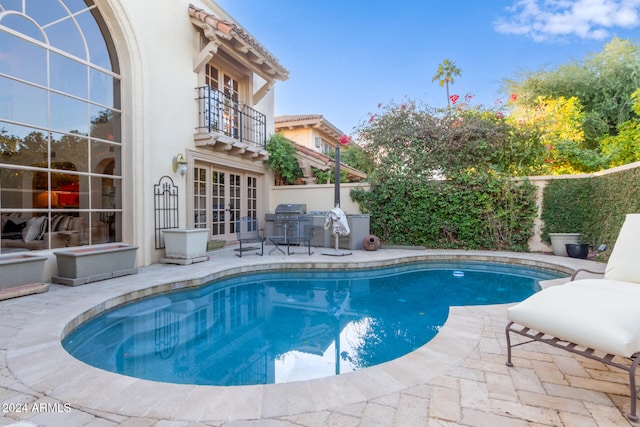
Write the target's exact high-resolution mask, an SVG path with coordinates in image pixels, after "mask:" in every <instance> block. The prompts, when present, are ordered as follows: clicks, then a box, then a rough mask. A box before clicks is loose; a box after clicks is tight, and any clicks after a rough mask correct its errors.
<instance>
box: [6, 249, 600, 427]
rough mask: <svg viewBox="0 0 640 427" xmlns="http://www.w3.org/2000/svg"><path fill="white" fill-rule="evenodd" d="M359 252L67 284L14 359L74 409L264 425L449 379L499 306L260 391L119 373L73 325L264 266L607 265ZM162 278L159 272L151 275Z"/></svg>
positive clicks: (19, 374) (31, 383)
mask: <svg viewBox="0 0 640 427" xmlns="http://www.w3.org/2000/svg"><path fill="white" fill-rule="evenodd" d="M231 253H232V254H233V252H231ZM356 255H357V256H356V257H354V258H352V259H349V260H347V259H335V258H318V257H314V258H313V259H312V260H310V259H309V257H307V256H294V257H287V258H282V257H280V258H277V260H278V261H277V262H274V259H276V258H275V257H274V258H269V257H266V256H265V257H262V258H258V257H255V258H251V259H248V260H247V259H244V258H245V257H243V259H242V260H241V261H240V260H236V259H232V258H231V257H228V258H225V259H224V261H225V262H223V263H216V262H211V261H209V262H207V263H206V264H205V263H201V264H202V265H199V266H195V265H192V266H189V267H190V268H184V267H182V266H171V267H168V266H166V267H165V266H163V265H154V266H151V267H149V268H144V269H141V270H142V271H141V273H140V274H139V275H138V276H127V277H124V278H117V279H111V280H107V281H103V282H96V283H94V284H91V285H86V286H83V287H79V288H74V289H73V290H71V289H70V288H62V289H60V290H58V291H62V292H67V293H70V294H71V295H75V296H77V298H69V300H68V303H67V304H65V305H64V306H60V307H58V308H55V309H52V311H51V312H50V313H48V314H47V315H46V316H41V317H40V318H36V319H33V321H30V324H29V325H27V326H25V327H24V329H23V330H22V332H21V333H20V334H18V335H16V336H15V337H14V338H13V339H12V340H11V341H10V343H9V346H8V349H7V353H6V363H7V366H8V368H9V369H10V371H11V372H12V373H13V375H14V376H15V377H16V378H17V379H18V380H19V381H20V382H21V383H22V384H24V385H25V386H27V387H29V388H30V389H32V390H34V391H36V392H39V393H42V394H44V395H46V396H48V397H50V398H53V399H57V400H59V401H61V402H64V403H68V404H69V405H71V406H72V407H75V408H78V409H84V410H90V411H94V412H104V413H112V414H118V415H122V416H128V417H152V418H159V419H171V420H182V421H193V422H199V421H200V422H204V421H209V422H211V421H215V420H230V419H233V420H256V419H261V418H271V417H279V416H288V415H295V414H302V413H305V412H314V411H322V410H328V409H331V408H335V407H337V406H343V405H347V404H350V403H358V402H364V401H367V400H371V399H375V398H379V397H383V396H386V395H389V394H392V393H396V392H399V391H402V390H407V389H410V388H412V387H415V386H417V385H420V384H423V383H425V382H427V381H428V380H429V379H431V378H434V377H435V376H438V375H442V373H443V372H446V371H448V370H450V369H452V368H453V367H455V366H456V365H458V364H459V363H460V362H461V361H462V360H464V358H465V357H466V356H467V355H468V354H469V353H470V352H472V351H473V350H474V349H475V348H476V347H477V346H478V342H479V339H480V338H479V337H480V333H481V331H482V327H483V325H482V324H480V323H478V322H472V321H470V320H469V319H470V317H469V316H467V314H466V313H469V312H478V311H480V312H482V311H483V310H495V309H496V307H495V306H490V305H489V306H475V307H452V308H451V310H450V313H449V318H448V319H447V321H446V323H445V325H444V326H443V327H442V328H441V331H440V332H439V333H438V334H437V335H436V337H435V338H434V339H432V340H431V341H429V342H428V343H427V344H425V345H424V346H422V347H420V348H419V349H417V350H415V351H413V352H411V353H409V354H407V355H405V356H402V357H400V358H398V359H395V360H393V361H390V362H386V363H383V364H380V365H377V366H373V367H370V368H366V369H362V370H359V371H355V372H350V373H346V374H342V375H339V376H332V377H326V378H320V379H314V380H308V381H302V382H293V383H283V384H268V385H255V386H233V387H220V386H196V385H184V384H169V383H159V382H154V381H148V380H142V379H137V378H133V377H127V376H124V375H119V374H115V373H110V372H106V371H102V370H100V369H97V368H94V367H91V366H89V365H87V364H85V363H83V362H80V361H79V360H77V359H75V358H73V357H72V356H71V355H69V354H68V353H67V352H66V351H65V350H64V349H63V348H62V345H61V338H62V337H63V336H64V334H65V333H66V331H68V330H69V328H70V327H73V325H74V324H75V323H74V322H78V321H79V320H85V319H86V318H89V317H92V316H93V315H95V314H96V313H98V312H100V311H103V310H104V309H106V308H108V307H109V306H110V304H114V303H118V304H119V303H122V302H125V301H129V300H130V299H134V298H137V297H140V296H143V295H148V294H149V289H151V288H154V287H155V288H158V289H166V290H168V289H174V288H182V287H190V286H196V285H198V284H201V283H206V282H207V281H210V280H211V278H217V277H223V276H226V275H230V274H237V273H243V272H250V271H254V270H255V269H256V267H257V268H259V269H260V270H268V269H287V268H292V267H294V268H332V269H336V268H338V269H340V268H365V267H379V266H389V265H395V264H404V263H409V262H417V261H422V260H436V261H438V260H448V261H450V260H472V261H487V262H502V263H511V264H519V265H526V266H532V267H542V268H549V269H556V270H558V271H561V272H565V273H567V274H570V273H571V272H572V271H573V270H574V269H576V268H590V269H593V268H596V269H599V270H602V269H603V268H604V265H603V264H601V263H596V262H592V261H584V260H577V259H569V258H561V257H555V256H549V255H543V254H523V253H503V252H483V251H477V252H473V251H471V252H470V251H424V250H422V251H420V250H410V251H403V250H389V251H379V253H378V254H376V255H374V256H371V255H370V254H356ZM220 258H221V259H222V257H220ZM234 258H235V257H234ZM152 272H153V273H154V274H155V276H154V275H153V274H149V273H152ZM168 273H171V274H168ZM141 277H149V278H151V277H155V278H154V279H153V280H149V281H148V282H145V283H144V284H142V283H138V282H139V280H136V278H138V279H139V278H141ZM169 277H170V278H171V279H168V278H169ZM105 302H107V303H105ZM506 306H507V305H504V310H506ZM70 325H72V326H70ZM452 342H453V343H455V345H452Z"/></svg>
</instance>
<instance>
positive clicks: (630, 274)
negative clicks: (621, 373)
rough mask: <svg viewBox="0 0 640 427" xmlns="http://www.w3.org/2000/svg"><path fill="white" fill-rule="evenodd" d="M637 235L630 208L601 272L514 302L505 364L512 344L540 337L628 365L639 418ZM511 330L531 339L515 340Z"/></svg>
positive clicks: (638, 220)
mask: <svg viewBox="0 0 640 427" xmlns="http://www.w3.org/2000/svg"><path fill="white" fill-rule="evenodd" d="M639 240H640V214H628V215H627V216H626V219H625V222H624V224H623V225H622V228H621V230H620V234H619V235H618V239H617V240H616V244H615V246H614V248H613V251H612V253H611V256H610V257H609V261H608V263H607V267H606V269H605V272H604V277H603V278H601V279H599V278H596V279H593V278H589V279H580V280H572V281H570V282H569V283H566V284H564V285H557V286H551V287H549V288H546V289H544V290H542V291H540V292H538V293H536V294H534V295H532V296H530V297H529V298H527V299H526V300H524V301H522V302H521V303H519V304H516V305H514V306H512V307H510V308H509V309H508V311H507V318H508V324H507V326H506V335H507V366H513V364H512V361H511V349H512V348H513V347H516V346H520V345H523V344H527V343H529V342H532V341H539V342H543V343H546V344H549V345H552V346H554V347H558V348H562V349H564V350H567V351H570V352H572V353H576V354H579V355H581V356H584V357H587V358H589V359H594V360H598V361H600V362H602V363H605V364H607V365H610V366H614V367H616V368H619V369H622V370H625V371H627V372H628V373H629V388H630V394H631V397H630V398H631V405H630V410H629V412H628V413H627V416H628V418H629V419H630V420H632V421H637V420H638V415H637V413H636V405H637V398H638V392H639V391H640V390H638V387H637V386H636V378H635V377H636V370H637V368H638V364H639V363H640V256H638V250H637V242H638V241H639ZM579 271H581V270H579ZM576 273H577V272H576ZM576 273H574V275H573V276H572V279H575V277H576V275H577V274H576ZM510 333H516V334H519V335H522V336H524V337H526V338H527V339H528V340H527V341H524V342H520V343H515V344H514V343H512V342H511V338H510Z"/></svg>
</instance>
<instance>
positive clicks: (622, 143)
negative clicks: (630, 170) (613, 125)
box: [600, 89, 640, 166]
mask: <svg viewBox="0 0 640 427" xmlns="http://www.w3.org/2000/svg"><path fill="white" fill-rule="evenodd" d="M630 98H631V101H632V102H633V105H632V108H633V111H634V112H635V113H636V114H637V115H638V117H640V89H638V90H636V91H635V92H633V93H632V94H631V97H630ZM639 141H640V119H638V118H633V119H631V120H628V121H626V122H624V123H622V124H621V125H620V126H618V134H617V135H615V136H608V137H606V138H603V139H602V140H601V141H600V146H601V148H602V153H603V154H604V155H605V156H607V158H608V159H609V162H610V165H611V166H620V165H624V164H627V163H632V162H637V161H638V160H640V144H639Z"/></svg>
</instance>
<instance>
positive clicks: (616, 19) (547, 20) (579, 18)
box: [494, 0, 640, 41]
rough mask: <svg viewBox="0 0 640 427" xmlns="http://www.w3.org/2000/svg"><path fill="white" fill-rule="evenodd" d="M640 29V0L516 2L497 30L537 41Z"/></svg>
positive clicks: (596, 37)
mask: <svg viewBox="0 0 640 427" xmlns="http://www.w3.org/2000/svg"><path fill="white" fill-rule="evenodd" d="M637 26H640V0H517V1H516V2H515V3H514V4H513V6H511V7H509V8H507V9H506V16H502V17H500V18H498V19H497V20H496V21H495V22H494V27H495V29H496V31H498V32H499V33H504V34H516V35H524V36H528V37H531V38H532V39H533V40H535V41H544V40H556V39H562V38H566V37H571V36H575V37H580V38H583V39H594V40H602V39H604V38H607V37H609V35H610V32H609V30H610V29H613V28H634V27H637Z"/></svg>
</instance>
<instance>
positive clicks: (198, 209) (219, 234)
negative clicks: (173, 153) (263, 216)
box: [193, 165, 259, 240]
mask: <svg viewBox="0 0 640 427" xmlns="http://www.w3.org/2000/svg"><path fill="white" fill-rule="evenodd" d="M193 176H194V181H193V213H194V227H196V228H208V229H209V230H210V236H211V238H213V239H219V240H235V239H236V234H235V233H236V230H235V220H236V219H237V218H240V217H242V216H251V217H254V218H257V217H258V188H257V187H258V182H259V180H258V176H256V175H254V174H251V173H249V172H246V171H235V170H229V169H224V168H220V167H218V166H215V165H212V166H207V165H196V167H195V168H194V174H193Z"/></svg>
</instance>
